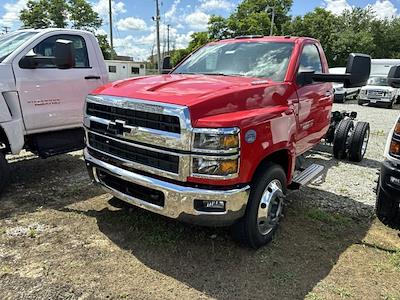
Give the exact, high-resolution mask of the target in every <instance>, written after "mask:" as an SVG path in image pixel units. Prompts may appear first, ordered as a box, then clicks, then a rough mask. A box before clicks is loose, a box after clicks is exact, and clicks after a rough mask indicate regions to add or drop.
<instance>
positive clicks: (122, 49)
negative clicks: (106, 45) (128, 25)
mask: <svg viewBox="0 0 400 300" xmlns="http://www.w3.org/2000/svg"><path fill="white" fill-rule="evenodd" d="M136 40H137V39H136V38H135V37H133V36H132V35H128V36H126V37H124V38H116V39H114V48H115V51H116V52H117V53H118V54H119V55H126V56H131V57H132V58H133V60H135V61H144V60H146V59H147V57H148V56H149V52H150V51H149V49H147V48H143V47H138V46H137V45H136Z"/></svg>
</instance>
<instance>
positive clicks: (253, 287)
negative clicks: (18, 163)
mask: <svg viewBox="0 0 400 300" xmlns="http://www.w3.org/2000/svg"><path fill="white" fill-rule="evenodd" d="M312 192H313V189H309V188H307V189H305V190H304V191H301V192H299V193H298V194H297V195H296V197H295V198H296V199H294V200H296V201H293V202H292V203H291V204H290V205H289V206H288V208H287V215H286V217H285V220H284V221H283V224H282V226H281V229H280V230H279V232H278V234H277V236H276V237H275V240H274V242H273V243H271V244H270V245H268V246H266V247H264V248H262V249H260V250H258V251H253V250H249V249H246V248H244V247H242V246H239V245H237V244H236V243H235V242H233V241H232V240H231V238H230V235H229V232H228V229H223V228H202V227H193V226H190V225H187V224H181V223H178V222H175V221H173V220H169V219H166V218H163V217H161V216H158V215H154V214H152V213H149V212H146V211H143V210H141V209H126V208H125V209H124V208H123V209H119V210H115V206H118V207H120V206H119V205H116V204H115V203H119V202H118V200H115V199H112V200H110V203H111V204H113V205H114V208H111V209H110V207H108V208H105V209H103V210H101V211H96V210H90V211H87V212H83V211H80V210H73V209H64V211H68V212H76V213H84V214H86V215H88V216H90V217H95V218H96V219H97V224H98V227H99V229H100V231H101V232H103V233H104V234H105V235H106V236H107V237H108V238H109V239H110V240H111V241H113V242H114V243H115V244H116V245H118V246H119V247H120V248H122V249H125V250H128V251H129V252H130V253H132V255H133V256H134V257H135V258H137V259H139V260H140V261H141V262H143V263H144V264H145V265H146V266H148V267H149V268H151V269H154V270H156V271H158V272H161V273H162V274H165V275H167V276H171V277H173V278H175V279H176V280H178V281H180V282H183V283H185V284H187V285H189V286H190V287H193V288H195V289H196V290H198V291H200V292H203V293H205V294H207V295H208V296H210V297H213V298H218V299H233V298H234V299H249V298H259V299H303V298H304V297H305V296H306V295H307V294H308V293H309V292H310V291H311V290H312V289H313V288H314V287H315V286H316V285H317V284H318V282H320V281H321V280H322V279H323V278H325V277H326V276H327V275H328V274H329V272H330V271H331V270H332V267H333V266H334V265H335V263H336V262H337V261H338V258H339V257H340V255H341V254H342V253H343V252H344V251H345V250H346V249H347V248H348V247H349V246H351V245H353V244H355V243H358V242H360V241H361V240H362V239H363V238H364V236H365V235H366V232H367V231H368V229H369V228H370V219H369V218H367V217H365V216H360V217H359V218H357V217H356V218H354V217H353V218H350V217H348V216H345V215H340V214H332V213H326V212H323V211H320V210H316V209H313V208H309V207H307V206H306V205H304V204H303V203H302V202H301V201H297V200H301V199H304V197H310V196H311V194H312ZM318 193H319V196H321V197H326V198H329V197H333V196H334V197H338V196H337V195H330V194H331V193H328V192H324V191H319V190H318ZM321 193H322V194H321ZM339 197H340V196H339ZM292 200H293V199H292ZM339 200H340V201H342V202H345V203H347V205H349V206H351V205H352V204H353V203H354V202H355V201H354V200H353V199H350V198H347V197H340V199H339ZM357 205H362V204H360V203H358V202H357ZM368 209H370V208H368ZM368 209H367V208H366V210H368ZM127 282H129V280H128V281H127Z"/></svg>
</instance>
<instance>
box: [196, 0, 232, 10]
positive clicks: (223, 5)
mask: <svg viewBox="0 0 400 300" xmlns="http://www.w3.org/2000/svg"><path fill="white" fill-rule="evenodd" d="M233 7H235V5H234V4H233V3H231V2H229V1H226V0H201V4H200V9H202V10H205V11H210V10H216V9H223V10H230V9H232V8H233Z"/></svg>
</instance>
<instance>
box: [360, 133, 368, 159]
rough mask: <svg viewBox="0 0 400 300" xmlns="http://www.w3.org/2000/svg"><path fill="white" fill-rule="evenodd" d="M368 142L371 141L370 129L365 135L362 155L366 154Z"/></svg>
mask: <svg viewBox="0 0 400 300" xmlns="http://www.w3.org/2000/svg"><path fill="white" fill-rule="evenodd" d="M368 142H369V129H367V130H366V131H365V136H364V140H363V144H362V147H361V155H362V156H364V155H365V152H367V146H368Z"/></svg>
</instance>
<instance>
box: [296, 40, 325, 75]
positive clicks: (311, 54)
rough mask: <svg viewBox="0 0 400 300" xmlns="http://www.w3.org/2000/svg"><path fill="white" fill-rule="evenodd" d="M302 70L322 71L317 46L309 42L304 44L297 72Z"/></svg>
mask: <svg viewBox="0 0 400 300" xmlns="http://www.w3.org/2000/svg"><path fill="white" fill-rule="evenodd" d="M303 71H315V72H322V63H321V57H320V56H319V51H318V48H317V46H315V45H311V44H307V45H305V46H304V48H303V53H302V54H301V57H300V67H299V72H303Z"/></svg>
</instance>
